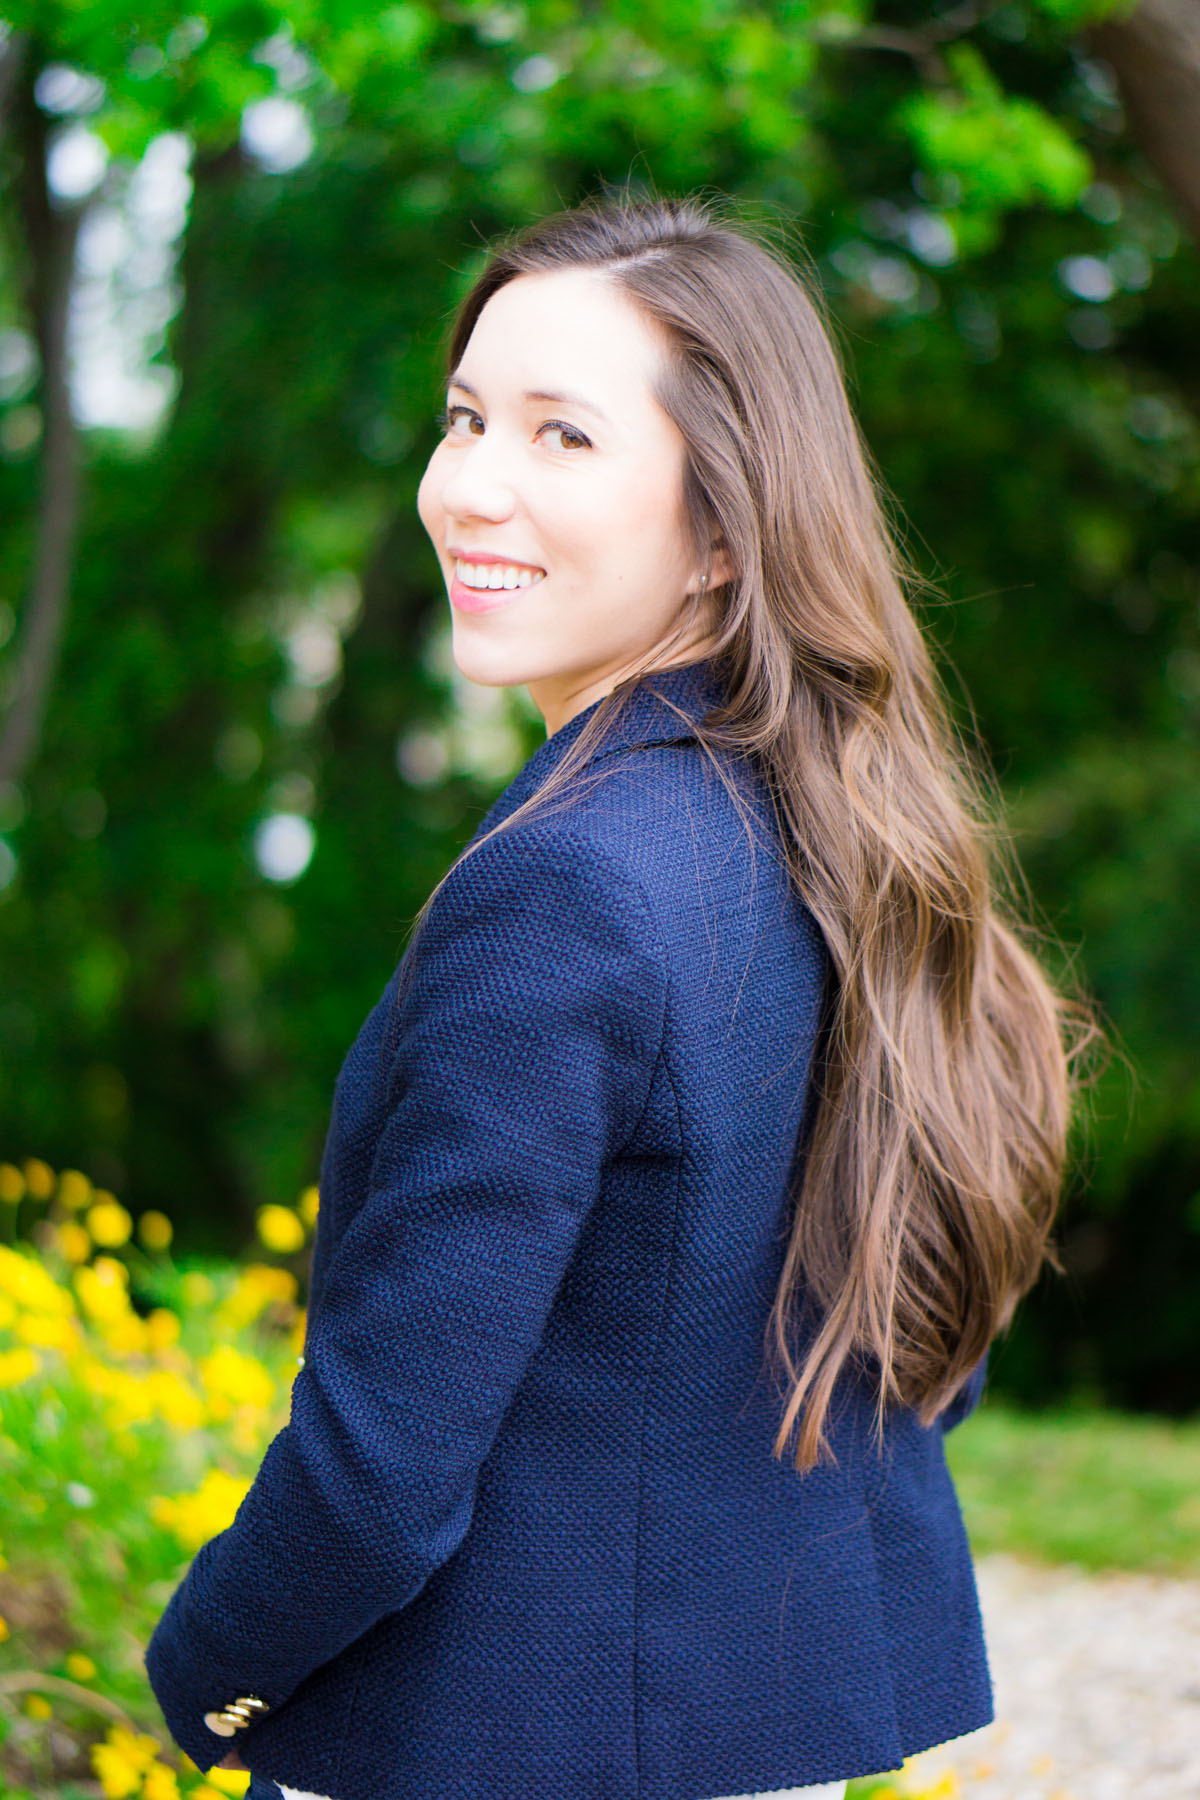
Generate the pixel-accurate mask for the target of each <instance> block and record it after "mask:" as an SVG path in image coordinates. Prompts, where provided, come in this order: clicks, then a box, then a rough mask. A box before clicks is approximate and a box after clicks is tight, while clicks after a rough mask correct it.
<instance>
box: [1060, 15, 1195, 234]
mask: <svg viewBox="0 0 1200 1800" xmlns="http://www.w3.org/2000/svg"><path fill="white" fill-rule="evenodd" d="M1086 37H1087V42H1088V46H1089V48H1091V49H1092V50H1094V51H1095V52H1096V54H1097V55H1098V56H1102V57H1103V58H1104V60H1105V62H1107V63H1109V64H1110V65H1111V67H1112V69H1113V72H1114V74H1115V75H1116V78H1117V85H1118V87H1119V89H1120V93H1121V99H1122V101H1123V103H1124V106H1125V110H1126V113H1127V115H1128V118H1129V124H1130V128H1131V130H1132V132H1133V135H1134V137H1135V138H1136V139H1137V141H1138V143H1139V144H1140V145H1141V147H1142V149H1143V150H1144V151H1145V153H1146V156H1147V157H1148V158H1149V160H1150V162H1151V163H1152V164H1153V165H1154V168H1155V170H1156V172H1157V174H1158V176H1159V177H1160V179H1161V180H1162V182H1163V185H1164V186H1165V187H1166V188H1167V190H1168V191H1169V192H1170V193H1171V194H1172V195H1173V197H1174V199H1175V202H1176V204H1177V205H1178V207H1179V210H1180V212H1181V213H1182V214H1183V217H1184V220H1185V221H1186V223H1187V226H1188V229H1189V230H1190V231H1191V233H1192V235H1193V237H1194V238H1196V239H1197V241H1198V242H1200V5H1198V4H1197V0H1142V4H1141V5H1140V6H1139V7H1138V8H1137V9H1136V11H1134V12H1133V13H1131V14H1130V15H1129V16H1128V17H1123V18H1122V17H1113V18H1109V19H1105V20H1104V21H1103V22H1102V23H1101V24H1099V25H1094V26H1093V27H1092V28H1091V30H1090V31H1088V33H1087V34H1086Z"/></svg>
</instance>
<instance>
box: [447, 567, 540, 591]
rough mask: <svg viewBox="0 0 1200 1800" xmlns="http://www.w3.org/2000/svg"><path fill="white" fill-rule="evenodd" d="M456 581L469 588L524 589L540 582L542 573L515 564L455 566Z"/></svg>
mask: <svg viewBox="0 0 1200 1800" xmlns="http://www.w3.org/2000/svg"><path fill="white" fill-rule="evenodd" d="M455 570H456V573H457V575H458V579H459V580H460V581H461V582H462V584H463V586H464V587H469V588H487V589H491V588H524V587H532V585H533V583H534V582H535V581H541V579H542V576H543V573H544V571H543V570H541V569H531V568H528V567H522V566H520V565H519V564H517V563H469V562H458V563H456V564H455Z"/></svg>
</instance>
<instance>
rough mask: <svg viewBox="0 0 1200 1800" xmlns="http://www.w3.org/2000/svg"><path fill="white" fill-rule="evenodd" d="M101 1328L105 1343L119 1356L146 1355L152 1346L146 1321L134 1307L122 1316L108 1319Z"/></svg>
mask: <svg viewBox="0 0 1200 1800" xmlns="http://www.w3.org/2000/svg"><path fill="white" fill-rule="evenodd" d="M101 1330H102V1334H103V1337H104V1341H105V1343H106V1344H107V1345H108V1347H109V1349H110V1350H115V1351H116V1352H117V1354H118V1356H145V1354H146V1352H147V1351H148V1350H149V1348H150V1340H149V1337H148V1335H147V1332H146V1321H145V1319H139V1318H138V1316H137V1314H136V1313H135V1312H134V1311H133V1310H132V1309H131V1310H130V1311H129V1312H126V1313H123V1314H122V1315H121V1317H120V1318H117V1319H109V1320H106V1321H105V1322H104V1324H103V1326H102V1327H101Z"/></svg>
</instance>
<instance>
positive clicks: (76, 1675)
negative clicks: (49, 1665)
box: [65, 1650, 96, 1681]
mask: <svg viewBox="0 0 1200 1800" xmlns="http://www.w3.org/2000/svg"><path fill="white" fill-rule="evenodd" d="M65 1666H66V1671H67V1674H68V1675H69V1676H70V1677H71V1679H72V1681H90V1680H91V1679H92V1676H93V1675H94V1674H95V1673H96V1665H95V1663H94V1662H93V1661H92V1659H91V1657H90V1656H85V1655H84V1654H83V1651H82V1650H72V1651H71V1653H70V1655H69V1656H68V1657H67V1660H66V1665H65Z"/></svg>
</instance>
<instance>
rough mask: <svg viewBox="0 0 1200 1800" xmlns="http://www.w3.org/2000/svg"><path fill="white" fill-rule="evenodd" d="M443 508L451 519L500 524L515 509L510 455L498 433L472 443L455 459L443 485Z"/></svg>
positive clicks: (457, 454)
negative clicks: (480, 520) (483, 520)
mask: <svg viewBox="0 0 1200 1800" xmlns="http://www.w3.org/2000/svg"><path fill="white" fill-rule="evenodd" d="M442 506H443V507H444V509H445V511H446V512H447V513H448V514H449V515H450V517H451V518H455V519H491V520H501V519H507V518H509V517H511V515H512V512H513V510H514V508H515V506H516V493H515V490H514V486H513V472H512V464H511V453H509V454H506V452H505V449H504V444H503V441H502V438H501V436H500V434H499V432H495V431H493V432H487V433H485V434H484V436H483V437H477V438H475V439H473V440H472V441H471V442H470V443H469V444H467V445H466V446H465V447H464V448H462V449H459V450H458V451H457V452H456V454H455V457H454V462H453V466H452V468H451V472H450V474H449V475H448V476H447V478H446V480H445V481H444V482H443V484H442Z"/></svg>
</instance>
